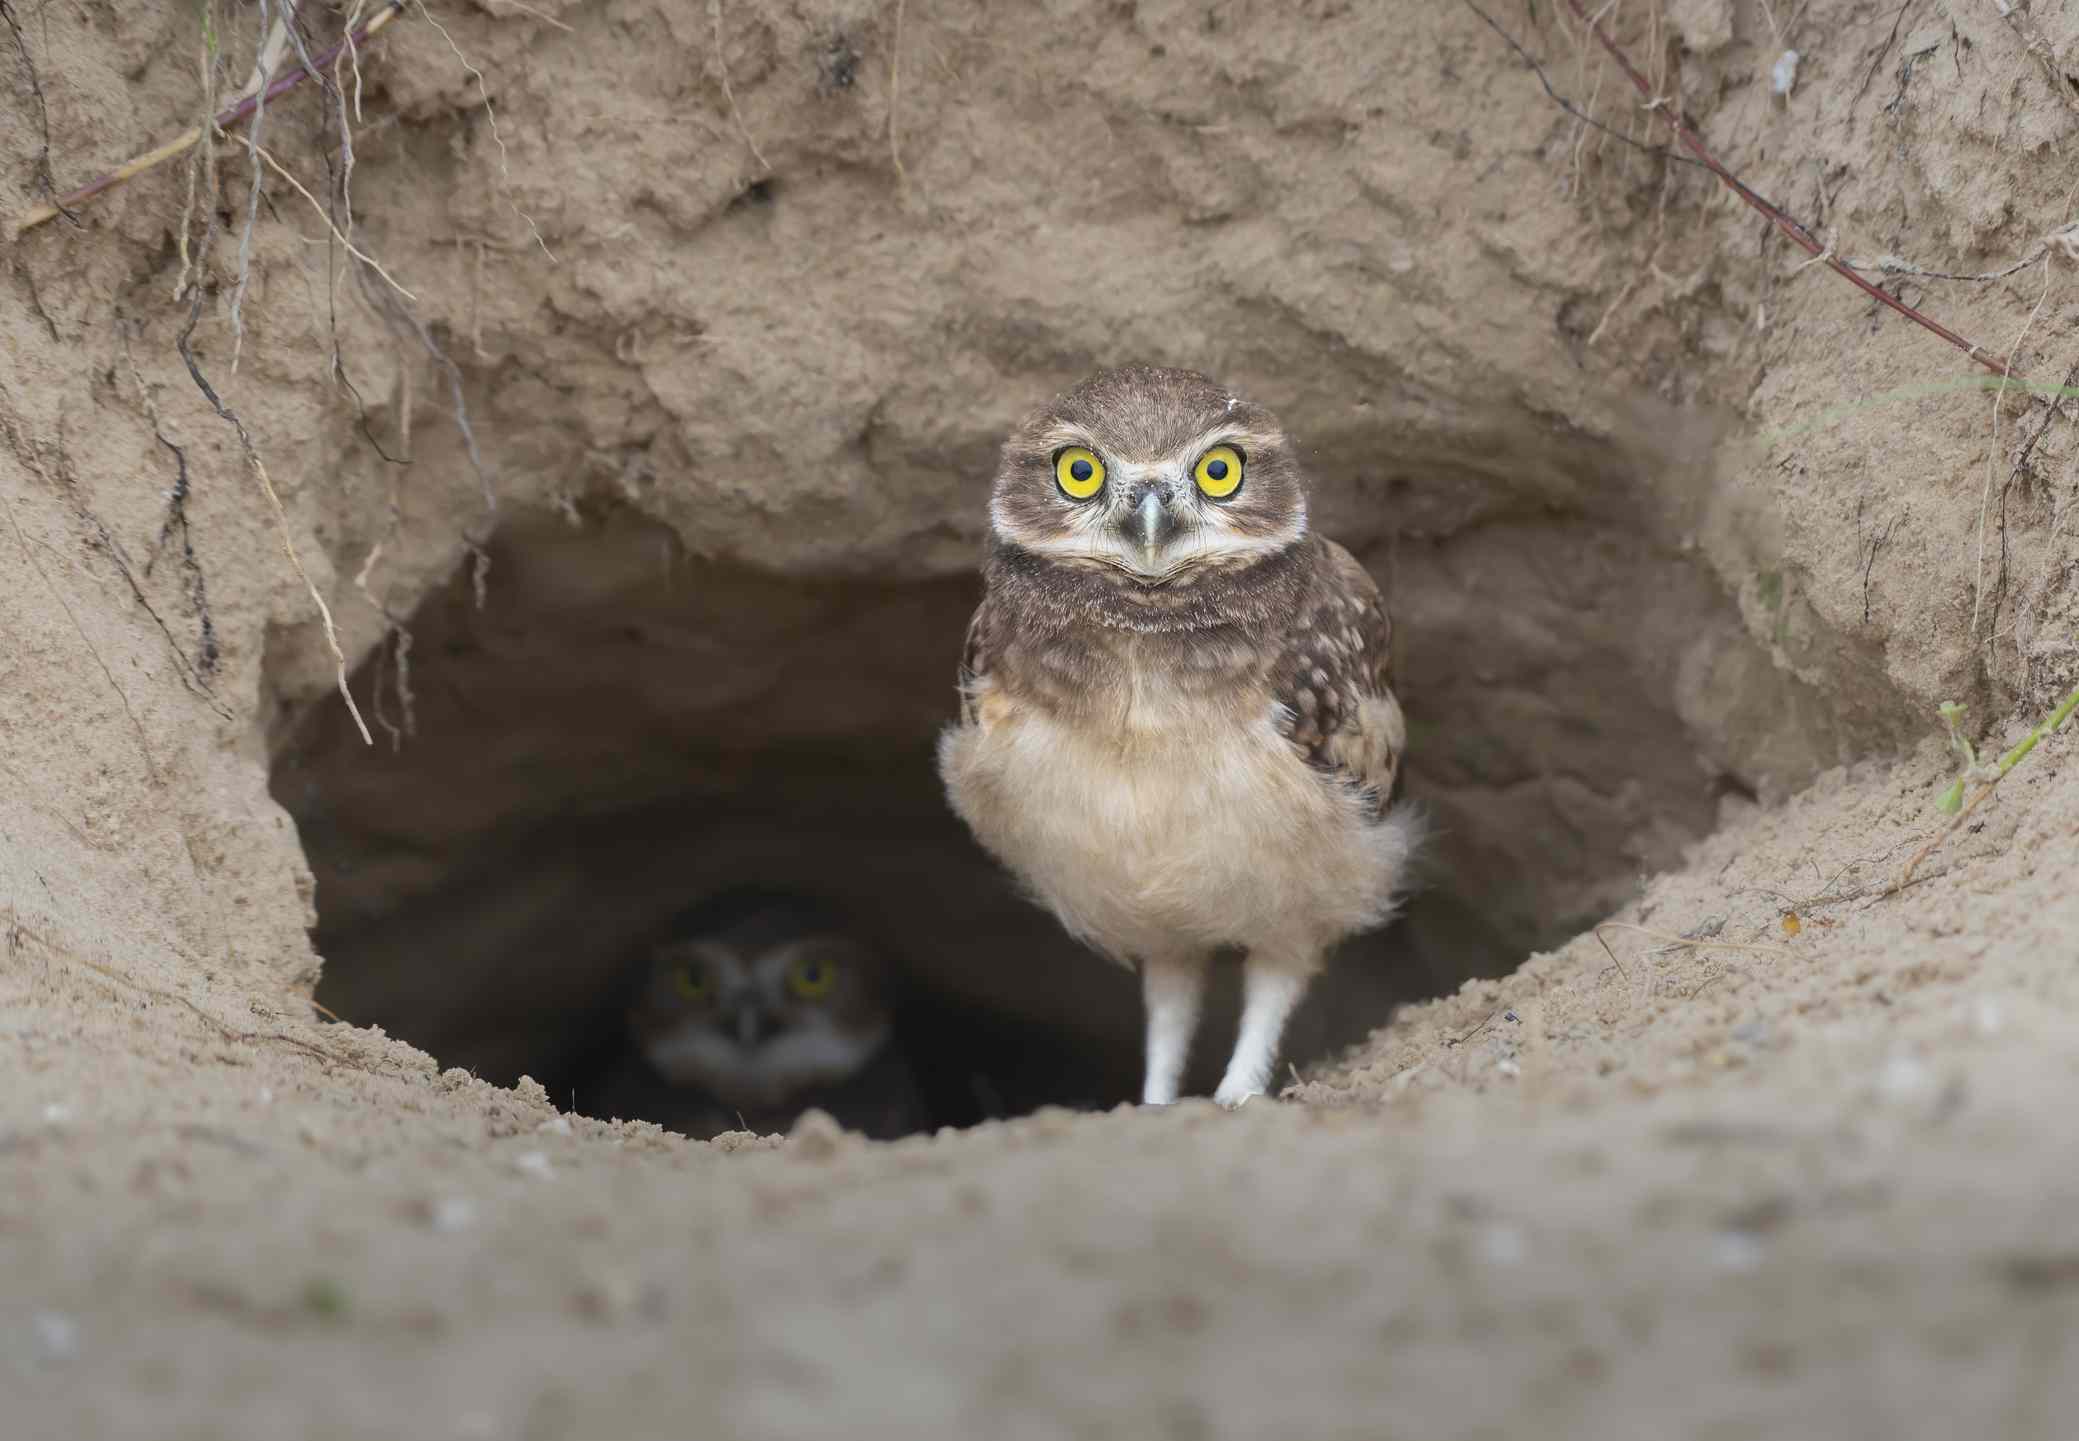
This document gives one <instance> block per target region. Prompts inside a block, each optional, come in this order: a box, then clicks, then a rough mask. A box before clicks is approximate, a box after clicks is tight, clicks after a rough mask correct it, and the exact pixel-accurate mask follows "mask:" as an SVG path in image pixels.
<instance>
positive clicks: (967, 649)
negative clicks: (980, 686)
mask: <svg viewBox="0 0 2079 1441" xmlns="http://www.w3.org/2000/svg"><path fill="white" fill-rule="evenodd" d="M998 609H999V605H998V602H997V601H996V599H995V597H994V596H984V597H983V598H982V603H981V604H980V605H978V606H976V607H975V613H974V618H973V619H972V620H970V621H969V622H968V623H967V644H966V645H965V646H963V647H962V648H961V652H960V718H961V719H962V720H963V721H965V722H966V723H967V724H968V725H974V724H975V723H976V722H977V721H979V720H980V718H981V716H980V712H979V709H978V707H979V705H980V701H979V698H978V695H977V690H976V687H977V683H978V682H980V681H981V680H982V679H983V678H984V677H985V676H987V675H988V674H989V668H990V665H991V663H992V659H993V657H994V654H995V649H996V629H997V624H998V616H997V611H998Z"/></svg>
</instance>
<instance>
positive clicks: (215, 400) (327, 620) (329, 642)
mask: <svg viewBox="0 0 2079 1441" xmlns="http://www.w3.org/2000/svg"><path fill="white" fill-rule="evenodd" d="M215 239H216V211H215V210H214V209H213V208H212V209H211V210H210V212H209V225H208V226H207V228H205V229H204V231H203V232H202V249H201V251H200V252H199V253H198V255H197V256H196V260H195V264H196V268H197V269H200V268H201V267H202V266H204V265H206V264H207V263H208V261H209V251H210V248H211V246H212V244H213V243H214V242H215ZM201 319H202V286H201V284H200V283H199V282H198V283H197V284H196V285H194V286H193V287H192V289H191V290H190V291H189V296H188V320H187V324H186V325H184V326H182V327H181V332H180V334H179V335H177V336H176V337H174V342H173V345H174V349H175V350H177V351H179V352H180V358H181V361H182V362H183V363H184V364H185V365H186V366H187V367H188V375H189V378H190V379H192V380H193V381H194V382H195V388H196V389H198V390H200V391H201V392H202V398H203V399H204V400H207V401H208V402H209V407H210V409H211V410H214V411H215V412H216V413H217V418H218V419H220V420H222V421H224V422H225V423H226V424H227V425H229V426H230V427H231V429H232V430H233V431H234V432H236V434H237V436H238V444H239V448H240V450H242V451H243V452H244V454H245V462H246V465H247V467H248V468H250V469H251V471H252V472H253V475H254V477H255V478H256V479H257V480H258V481H259V482H260V490H261V492H262V493H263V494H264V495H265V496H266V497H267V503H268V505H269V506H271V507H272V508H273V510H274V520H275V525H276V527H277V528H278V530H279V531H280V535H281V542H282V553H283V554H285V555H286V556H288V558H289V567H290V569H292V570H294V571H295V572H296V576H297V578H298V579H299V580H301V581H302V582H303V588H304V589H305V590H307V591H309V592H310V598H311V600H312V601H314V602H315V603H316V604H317V607H318V617H319V619H320V620H322V621H323V622H324V627H325V644H326V646H327V647H328V648H329V649H330V650H331V652H332V659H333V662H334V664H335V665H336V666H337V667H338V679H339V696H340V699H341V700H343V701H345V702H346V708H347V714H348V715H350V716H352V717H353V718H354V727H355V729H357V730H359V731H360V732H361V741H362V744H364V745H370V746H372V745H374V744H375V737H373V736H371V735H370V734H369V733H368V722H366V721H364V720H362V719H361V709H360V707H359V706H357V705H355V704H354V693H353V692H352V691H351V690H349V689H347V667H346V652H345V651H343V650H341V649H340V647H339V630H338V628H337V627H336V626H334V625H333V623H332V607H330V606H329V605H326V604H325V597H324V596H323V595H321V594H320V593H319V591H318V587H317V583H316V582H315V581H313V580H312V579H311V578H310V572H309V571H307V570H305V569H304V568H303V559H302V557H301V556H299V555H297V554H296V541H295V538H294V537H293V536H291V535H290V534H289V517H288V515H287V513H286V512H285V511H283V509H282V501H281V497H280V496H279V495H278V494H276V493H275V489H274V481H273V480H272V479H271V478H270V477H269V476H268V474H267V467H266V465H264V464H263V463H262V462H261V460H260V452H259V449H258V448H257V447H256V446H255V445H254V444H253V437H252V433H251V432H250V431H248V430H247V429H246V426H245V421H244V420H242V419H240V417H239V414H238V412H237V411H235V410H233V409H232V408H231V407H230V406H228V405H226V404H224V401H223V397H221V396H220V395H218V394H217V392H216V387H215V386H213V385H211V384H210V383H209V380H208V378H207V377H206V376H204V375H203V373H202V367H201V365H200V364H199V363H197V361H196V359H195V350H194V346H193V341H194V338H195V327H196V325H197V324H199V323H200V322H201Z"/></svg>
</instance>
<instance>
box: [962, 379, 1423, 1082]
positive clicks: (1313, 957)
mask: <svg viewBox="0 0 2079 1441" xmlns="http://www.w3.org/2000/svg"><path fill="white" fill-rule="evenodd" d="M989 517H990V546H989V554H988V560H987V563H986V566H985V568H984V574H985V578H986V581H987V591H986V594H985V595H984V597H983V600H982V604H981V608H980V609H978V610H977V611H976V612H975V616H974V620H973V622H972V623H971V625H970V627H969V630H968V637H967V651H966V655H965V658H964V660H963V663H962V666H961V675H960V687H961V693H962V698H963V705H962V715H961V718H960V720H959V721H958V722H956V723H955V724H953V725H951V726H949V727H947V729H946V731H945V733H944V735H943V736H942V737H941V738H940V741H939V768H940V771H941V773H942V774H943V776H944V778H945V782H946V788H947V791H948V793H949V795H950V796H951V799H952V803H953V807H954V809H955V810H957V811H958V812H959V813H960V815H961V817H962V818H963V819H965V820H966V822H967V823H968V825H969V826H970V827H972V828H973V830H974V832H975V834H976V836H977V837H978V838H979V839H980V840H981V841H982V843H983V845H985V846H986V847H988V849H989V850H990V851H991V852H992V853H993V854H994V855H995V856H996V857H997V858H998V859H999V860H1001V861H1002V862H1003V863H1004V864H1005V865H1007V866H1008V867H1009V868H1010V869H1011V870H1012V871H1013V872H1014V873H1016V875H1017V876H1018V877H1019V878H1020V879H1021V880H1022V881H1023V882H1024V884H1025V885H1026V886H1027V887H1028V888H1029V889H1030V891H1031V892H1032V893H1033V895H1034V896H1035V897H1036V898H1037V899H1038V900H1039V901H1040V902H1041V903H1042V904H1044V905H1046V906H1047V907H1048V908H1050V909H1051V910H1052V911H1053V912H1054V914H1055V915H1056V916H1058V917H1059V918H1060V920H1061V922H1062V924H1063V925H1064V926H1066V927H1067V928H1068V930H1069V931H1070V932H1071V933H1073V934H1074V935H1076V936H1077V937H1079V938H1080V939H1082V940H1083V941H1084V942H1086V943H1087V944H1089V945H1091V946H1093V947H1095V948H1096V949H1097V950H1099V951H1101V952H1103V953H1104V954H1106V955H1108V956H1110V957H1112V958H1114V959H1116V960H1119V961H1121V962H1125V963H1128V964H1131V963H1134V962H1138V963H1139V965H1140V970H1141V975H1142V986H1143V992H1144V995H1145V998H1146V1003H1147V1071H1146V1076H1147V1079H1146V1084H1145V1087H1144V1090H1143V1099H1144V1100H1145V1101H1147V1102H1150V1103H1163V1102H1169V1101H1173V1100H1175V1099H1176V1097H1177V1088H1178V1084H1179V1081H1180V1079H1181V1077H1182V1075H1183V1070H1184V1062H1185V1059H1186V1056H1187V1054H1188V1052H1189V1049H1190V1045H1191V1036H1192V1032H1193V1031H1194V1030H1195V1029H1196V1027H1197V1022H1198V1013H1199V1002H1200V997H1201V995H1202V994H1203V991H1204V985H1205V976H1206V966H1207V962H1208V958H1209V957H1210V955H1211V953H1212V952H1213V951H1214V950H1216V949H1218V948H1221V947H1225V946H1241V947H1244V948H1246V950H1247V952H1248V956H1247V960H1246V962H1245V969H1244V972H1243V990H1242V996H1243V1009H1242V1022H1241V1032H1240V1035H1239V1037H1238V1038H1237V1040H1236V1044H1235V1049H1234V1053H1233V1057H1232V1059H1231V1060H1230V1061H1229V1063H1228V1066H1227V1071H1226V1075H1225V1077H1224V1079H1222V1081H1221V1082H1220V1086H1219V1089H1218V1090H1217V1091H1216V1092H1215V1093H1214V1098H1215V1099H1216V1100H1218V1101H1220V1102H1221V1103H1223V1104H1225V1105H1230V1106H1232V1105H1238V1104H1240V1103H1241V1102H1242V1101H1244V1100H1246V1099H1247V1098H1248V1097H1250V1096H1252V1095H1256V1094H1259V1093H1261V1092H1262V1090H1263V1087H1264V1085H1265V1083H1266V1082H1267V1081H1268V1080H1269V1079H1270V1074H1271V1068H1272V1066H1273V1064H1274V1062H1275V1060H1276V1057H1277V1049H1278V1039H1279V1036H1280V1035H1281V1033H1282V1032H1283V1030H1284V1028H1285V1022H1286V1019H1287V1017H1288V1016H1289V1015H1290V1014H1291V1012H1292V1009H1293V1007H1294V1006H1295V1005H1296V1004H1297V1003H1298V1002H1299V999H1300V997H1301V996H1302V994H1303V993H1304V992H1305V990H1306V986H1307V982H1308V980H1309V978H1310V977H1311V976H1312V975H1313V973H1314V972H1315V971H1316V970H1318V969H1319V967H1320V965H1321V962H1322V959H1323V957H1324V955H1325V953H1326V952H1327V950H1328V949H1329V948H1330V947H1331V946H1332V945H1334V944H1335V942H1336V941H1338V940H1340V939H1341V938H1343V937H1344V936H1347V935H1350V934H1353V933H1355V932H1357V931H1360V930H1364V929H1368V928H1370V927H1372V926H1376V925H1379V924H1382V923H1383V922H1384V921H1385V920H1387V919H1388V918H1389V917H1390V916H1391V915H1392V913H1393V911H1394V909H1395V907H1396V904H1397V901H1398V898H1399V896H1400V894H1401V891H1402V889H1403V885H1404V881H1405V878H1406V875H1407V872H1408V868H1409V862H1410V859H1411V856H1412V854H1413V851H1414V848H1415V842H1416V832H1417V827H1416V824H1415V822H1414V820H1413V818H1412V817H1411V815H1410V813H1409V810H1408V808H1407V807H1406V806H1404V805H1403V806H1393V805H1391V802H1392V799H1393V789H1394V778H1395V774H1396V772H1397V770H1398V767H1399V763H1400V755H1401V750H1402V746H1403V744H1404V743H1405V740H1406V735H1407V727H1406V724H1405V722H1404V721H1403V720H1402V718H1401V710H1400V705H1399V703H1398V702H1397V701H1396V700H1395V699H1394V696H1393V692H1392V691H1391V690H1390V689H1389V688H1388V685H1387V681H1388V644H1389V640H1390V637H1391V633H1392V632H1391V624H1390V622H1389V621H1388V620H1387V616H1386V611H1385V607H1384V606H1383V605H1382V604H1381V603H1380V600H1379V592H1378V587H1377V586H1375V585H1374V584H1373V583H1372V579H1371V577H1370V576H1369V575H1367V574H1366V573H1365V571H1364V569H1363V568H1362V567H1361V566H1359V565H1358V564H1357V562H1356V561H1355V560H1354V559H1352V558H1351V556H1350V554H1349V552H1347V551H1345V550H1344V549H1343V548H1342V547H1341V546H1339V545H1337V544H1336V543H1335V542H1334V541H1331V540H1327V539H1325V538H1323V537H1321V536H1318V535H1315V534H1314V533H1312V532H1311V531H1310V530H1309V529H1308V527H1307V483H1306V477H1305V476H1304V474H1303V473H1302V472H1301V470H1300V466H1299V460H1298V457H1297V456H1296V455H1295V453H1294V448H1293V445H1292V442H1291V441H1290V440H1289V439H1287V438H1286V435H1285V433H1284V431H1283V430H1282V429H1280V428H1279V425H1278V422H1277V421H1276V419H1275V418H1273V417H1272V416H1271V415H1270V414H1269V413H1268V412H1267V411H1265V410H1263V409H1261V408H1260V407H1258V406H1256V405H1253V404H1251V403H1250V402H1248V401H1247V400H1245V399H1242V398H1241V397H1239V396H1237V395H1235V394H1234V393H1233V392H1231V391H1229V390H1227V389H1226V388H1225V387H1223V386H1220V385H1216V384H1214V383H1213V382H1212V381H1210V380H1207V379H1206V378H1205V377H1204V376H1201V375H1195V374H1192V373H1191V372H1189V371H1181V370H1157V369H1150V368H1145V367H1138V366H1136V367H1130V368H1126V369H1121V370H1111V371H1105V372H1102V373H1100V374H1098V375H1096V376H1093V377H1092V378H1091V379H1089V380H1087V381H1085V382H1083V383H1082V384H1081V385H1079V386H1077V387H1076V388H1075V389H1073V390H1071V391H1069V392H1067V393H1066V394H1065V395H1062V396H1061V397H1059V398H1058V399H1056V400H1055V401H1054V403H1053V404H1052V405H1050V406H1048V407H1046V408H1045V409H1043V410H1041V411H1040V412H1039V413H1038V414H1036V415H1034V416H1033V417H1032V418H1031V419H1030V420H1028V421H1027V422H1026V423H1025V424H1024V425H1023V426H1022V427H1021V428H1020V429H1019V430H1018V431H1017V432H1015V433H1014V434H1013V435H1012V436H1011V438H1010V439H1009V441H1008V442H1006V443H1005V445H1004V449H1003V460H1002V464H1001V466H1000V467H999V469H998V471H997V475H996V482H995V488H994V491H993V493H992V496H991V499H990V506H989Z"/></svg>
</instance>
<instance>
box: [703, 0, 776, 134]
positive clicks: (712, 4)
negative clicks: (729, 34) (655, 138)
mask: <svg viewBox="0 0 2079 1441" xmlns="http://www.w3.org/2000/svg"><path fill="white" fill-rule="evenodd" d="M707 13H708V15H709V17H710V18H711V19H712V20H713V21H714V23H715V70H716V72H717V73H718V74H720V75H721V77H722V98H723V99H725V100H727V101H728V102H729V118H730V119H732V120H734V121H735V122H736V133H737V134H739V135H741V136H743V138H744V144H746V145H748V146H749V147H750V148H751V158H752V159H753V160H756V161H757V162H758V168H759V169H760V170H763V171H764V172H765V173H766V174H767V175H770V174H772V164H771V162H770V161H768V160H767V159H766V158H765V152H764V151H762V150H760V149H759V148H758V142H757V141H755V140H753V139H752V138H751V127H750V126H748V125H746V124H744V113H743V111H741V110H739V109H738V108H737V105H736V90H735V88H734V87H733V86H731V85H730V83H729V62H728V61H727V60H726V59H724V58H723V56H722V0H707Z"/></svg>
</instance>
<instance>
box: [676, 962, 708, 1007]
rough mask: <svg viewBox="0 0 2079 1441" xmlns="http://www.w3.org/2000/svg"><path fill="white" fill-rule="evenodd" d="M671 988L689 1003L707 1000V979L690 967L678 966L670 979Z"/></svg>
mask: <svg viewBox="0 0 2079 1441" xmlns="http://www.w3.org/2000/svg"><path fill="white" fill-rule="evenodd" d="M671 983H672V986H673V987H674V988H675V989H676V990H677V991H678V993H679V995H680V996H682V997H684V998H685V999H686V1000H689V1001H704V1000H706V999H707V977H706V976H704V975H702V974H701V973H700V972H699V971H696V970H694V969H693V968H692V967H691V966H680V967H679V968H678V971H677V972H676V973H675V974H674V975H673V976H672V978H671Z"/></svg>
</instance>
